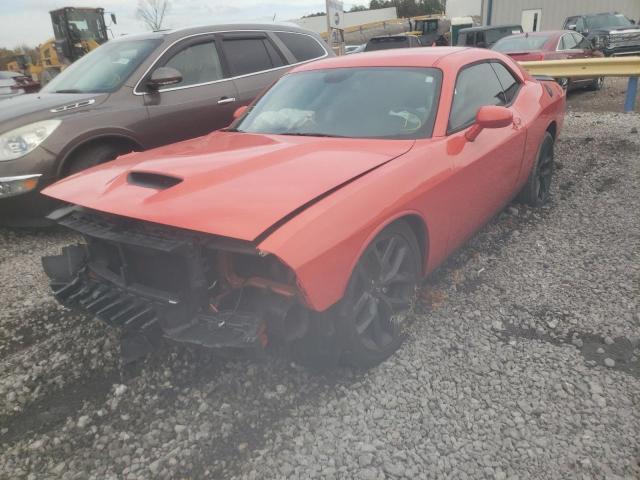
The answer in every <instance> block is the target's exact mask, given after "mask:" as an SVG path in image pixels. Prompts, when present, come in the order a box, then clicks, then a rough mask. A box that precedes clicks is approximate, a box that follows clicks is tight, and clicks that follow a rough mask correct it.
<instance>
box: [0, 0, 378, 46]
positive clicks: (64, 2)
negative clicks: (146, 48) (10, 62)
mask: <svg viewBox="0 0 640 480" xmlns="http://www.w3.org/2000/svg"><path fill="white" fill-rule="evenodd" d="M344 3H345V10H346V9H348V8H350V7H351V5H353V4H358V3H359V4H368V0H363V1H362V2H357V1H354V2H350V1H345V2H344ZM171 5H172V7H171V10H170V12H169V15H168V16H167V20H166V22H165V24H166V26H167V27H171V28H177V27H186V26H192V25H208V24H212V23H222V22H240V21H261V22H267V21H271V20H272V19H273V17H274V15H275V17H276V21H286V20H290V19H293V18H299V17H301V16H302V15H307V14H309V13H312V12H318V11H324V9H325V1H324V0H262V1H261V0H172V1H171ZM64 6H74V7H82V6H90V7H102V8H104V9H105V11H107V12H113V13H115V14H116V16H117V20H118V24H117V25H114V26H112V31H113V33H114V34H115V35H116V36H120V35H123V34H127V33H138V32H143V31H145V26H144V25H143V24H142V23H141V22H140V21H139V20H137V19H136V18H135V11H136V6H137V1H136V0H0V47H7V48H13V47H15V46H16V45H20V44H23V43H26V44H27V45H31V46H35V45H37V44H39V43H43V42H45V41H46V40H47V39H49V38H51V37H53V30H52V28H51V19H50V17H49V10H54V9H56V8H60V7H64ZM107 19H108V16H107ZM108 23H109V21H107V24H108Z"/></svg>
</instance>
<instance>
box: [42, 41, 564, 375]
mask: <svg viewBox="0 0 640 480" xmlns="http://www.w3.org/2000/svg"><path fill="white" fill-rule="evenodd" d="M564 111H565V95H564V92H563V91H562V89H561V87H560V86H559V85H558V84H557V83H555V82H554V81H553V80H552V79H551V78H533V77H531V76H530V75H529V74H528V73H526V72H525V71H523V70H522V69H521V68H520V67H519V66H518V64H517V63H516V62H514V61H513V60H512V59H510V58H509V57H507V56H505V55H502V54H500V53H497V52H492V51H488V50H478V49H466V48H448V47H436V48H428V49H426V48H425V49H406V50H395V51H383V52H373V53H364V54H361V55H351V56H348V57H341V58H331V59H326V60H321V61H317V62H313V63H308V64H305V65H302V66H299V67H298V68H295V69H293V70H292V71H291V72H290V73H289V74H287V75H285V76H284V77H282V78H281V79H280V80H279V81H278V82H277V83H275V84H274V85H273V86H272V87H271V88H270V89H269V90H267V91H266V92H265V93H264V94H263V95H262V96H261V97H260V98H259V99H258V100H256V101H255V102H254V103H253V104H252V105H250V106H249V107H248V108H241V109H239V110H238V111H237V112H236V119H235V121H234V122H233V124H232V125H231V126H230V127H228V128H226V129H224V130H220V131H215V132H213V133H211V134H209V135H207V136H204V137H200V138H197V139H193V140H188V141H185V142H181V143H177V144H173V145H169V146H165V147H162V148H157V149H154V150H149V151H146V152H141V153H131V154H128V155H125V156H122V157H119V158H118V159H116V160H115V161H112V162H109V163H106V164H103V165H99V166H97V167H94V168H92V169H89V170H86V171H84V172H81V173H79V174H76V175H74V176H71V177H68V178H66V179H64V180H62V181H60V182H58V183H56V184H55V185H53V186H51V187H49V188H47V189H46V190H45V191H44V193H45V194H46V195H49V196H50V197H53V198H56V199H58V200H61V201H64V202H66V203H67V204H69V205H68V206H66V207H63V208H62V209H60V210H58V211H56V212H55V213H54V214H53V215H52V218H53V219H54V220H57V221H58V222H59V223H60V224H62V225H64V226H66V227H69V228H71V229H73V230H76V231H78V232H80V233H81V234H82V235H83V236H84V238H85V239H86V243H84V244H81V245H74V246H69V247H66V248H65V249H63V251H62V254H61V255H59V256H54V257H46V258H44V259H43V264H44V268H45V270H46V272H47V274H48V275H49V277H50V278H51V284H52V288H53V291H54V293H55V296H56V298H57V299H58V300H59V301H60V302H62V303H63V304H65V305H67V306H71V307H79V308H81V309H83V310H85V311H88V312H90V313H91V314H93V315H95V316H96V317H98V318H100V319H102V320H104V321H105V322H107V323H108V324H110V325H113V326H117V327H119V328H121V329H122V331H123V335H122V341H123V344H122V351H123V354H124V356H125V357H126V359H133V358H137V357H139V356H141V355H144V354H145V353H146V352H147V351H149V349H151V348H153V347H155V346H157V345H160V344H161V340H162V339H170V340H175V341H179V342H185V343H191V344H198V345H203V346H206V347H219V348H264V347H266V346H267V345H272V344H275V345H285V346H288V348H291V350H292V351H293V352H304V353H305V354H307V355H309V356H311V357H313V358H319V359H324V360H326V361H328V360H329V359H332V360H333V359H338V358H340V359H342V360H344V361H346V362H348V363H350V364H352V365H355V366H359V367H369V366H372V365H375V364H377V363H379V362H380V361H382V360H384V359H385V358H386V357H388V356H389V355H390V354H392V353H393V352H394V351H395V350H396V349H397V348H398V347H399V346H400V344H401V342H402V340H403V328H402V327H403V322H404V321H406V320H407V319H408V318H410V316H411V315H410V314H407V312H408V311H409V310H410V306H411V303H412V298H413V295H414V292H415V287H416V284H417V283H418V282H419V281H420V279H421V278H422V277H423V276H425V275H427V274H428V273H429V272H431V271H433V270H434V269H435V268H436V267H437V266H438V265H440V264H441V263H442V262H443V261H444V260H445V259H446V258H447V257H448V256H449V255H451V254H452V253H453V252H454V251H455V250H456V249H457V248H458V247H459V246H460V245H462V244H463V243H464V242H465V240H466V239H468V238H469V237H470V236H471V235H473V233H474V232H475V231H477V230H478V229H479V228H480V227H482V226H483V224H485V223H486V222H487V221H488V220H489V219H490V218H491V217H492V216H494V215H495V214H496V213H497V212H499V211H500V210H501V209H502V208H503V207H504V206H505V205H506V204H507V203H508V202H509V201H510V200H512V199H513V198H514V197H516V196H519V199H520V201H522V202H526V203H528V204H530V205H532V206H540V205H543V204H544V203H545V202H547V200H548V198H549V193H550V184H551V179H552V175H553V149H554V142H555V140H556V138H557V136H558V134H559V132H560V130H561V127H562V123H563V119H564Z"/></svg>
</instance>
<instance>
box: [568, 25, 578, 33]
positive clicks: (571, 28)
mask: <svg viewBox="0 0 640 480" xmlns="http://www.w3.org/2000/svg"><path fill="white" fill-rule="evenodd" d="M567 30H573V31H574V32H575V31H576V30H578V27H577V26H576V24H572V25H567Z"/></svg>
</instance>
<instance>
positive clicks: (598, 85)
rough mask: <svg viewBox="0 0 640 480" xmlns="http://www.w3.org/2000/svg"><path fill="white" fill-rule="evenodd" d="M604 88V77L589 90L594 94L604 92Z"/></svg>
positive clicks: (596, 80)
mask: <svg viewBox="0 0 640 480" xmlns="http://www.w3.org/2000/svg"><path fill="white" fill-rule="evenodd" d="M603 86H604V77H598V78H596V79H595V80H594V81H593V82H592V83H591V84H590V85H589V86H588V87H587V88H588V89H589V90H591V91H593V92H598V91H600V90H602V87H603Z"/></svg>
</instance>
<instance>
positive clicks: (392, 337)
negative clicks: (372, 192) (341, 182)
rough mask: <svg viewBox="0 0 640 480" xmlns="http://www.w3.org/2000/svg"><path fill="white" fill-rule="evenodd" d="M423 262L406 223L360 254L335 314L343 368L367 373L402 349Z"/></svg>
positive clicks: (387, 230)
mask: <svg viewBox="0 0 640 480" xmlns="http://www.w3.org/2000/svg"><path fill="white" fill-rule="evenodd" d="M421 258H422V256H421V254H420V249H419V247H418V242H417V240H416V237H415V235H414V233H413V231H412V230H411V228H410V227H409V225H408V224H407V223H406V222H404V221H398V222H396V223H393V224H391V225H390V226H388V227H387V228H385V229H384V230H383V231H382V232H381V233H380V234H379V235H378V236H377V237H376V238H375V239H374V240H373V241H372V242H371V244H370V245H369V246H368V247H367V249H366V250H365V251H364V253H363V254H362V257H361V258H360V260H359V261H358V263H357V265H356V268H355V269H354V272H353V274H352V276H351V279H350V281H349V285H348V287H347V292H346V295H345V297H344V298H343V300H342V301H341V303H340V305H339V310H338V311H339V316H340V318H339V319H338V321H337V330H338V337H339V338H340V339H341V340H342V341H343V342H344V350H343V356H342V358H343V360H344V361H345V363H348V364H350V365H352V366H355V367H358V368H370V367H373V366H375V365H377V364H379V363H380V362H382V361H383V360H385V359H386V358H388V357H389V356H390V355H391V354H393V353H394V352H395V351H396V350H397V349H398V348H399V347H400V345H401V344H402V342H403V340H404V336H405V335H404V332H403V330H402V326H403V322H402V319H403V317H404V316H406V313H407V312H408V310H409V309H410V307H411V303H412V300H413V297H414V294H415V288H416V284H417V282H418V279H419V277H420V272H421Z"/></svg>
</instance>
